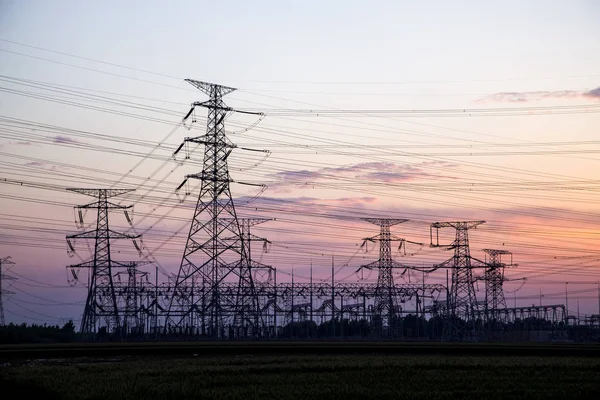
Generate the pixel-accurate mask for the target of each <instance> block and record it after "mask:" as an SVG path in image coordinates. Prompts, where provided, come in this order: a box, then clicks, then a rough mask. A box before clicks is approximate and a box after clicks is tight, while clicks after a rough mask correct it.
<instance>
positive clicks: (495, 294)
mask: <svg viewBox="0 0 600 400" xmlns="http://www.w3.org/2000/svg"><path fill="white" fill-rule="evenodd" d="M483 251H484V252H485V253H486V254H488V255H489V257H490V258H489V260H488V261H487V267H486V269H485V273H484V280H485V307H486V309H485V311H486V313H485V314H486V318H487V319H488V321H490V320H499V316H500V311H501V310H502V309H505V308H506V299H505V298H504V290H503V288H502V286H503V284H504V282H505V280H506V278H505V277H504V268H505V267H506V266H512V265H513V263H512V253H511V252H510V251H508V250H496V249H483ZM502 255H510V256H511V262H510V264H508V265H507V264H506V263H503V262H502Z"/></svg>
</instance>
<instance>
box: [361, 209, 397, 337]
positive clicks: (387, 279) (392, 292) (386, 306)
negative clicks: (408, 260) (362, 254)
mask: <svg viewBox="0 0 600 400" xmlns="http://www.w3.org/2000/svg"><path fill="white" fill-rule="evenodd" d="M361 219H362V220H363V221H366V222H370V223H372V224H375V225H377V226H379V227H380V232H379V235H376V236H373V237H370V238H366V239H364V242H363V243H366V242H367V241H369V242H379V259H378V260H377V261H374V262H372V263H369V264H366V265H363V266H361V268H367V269H376V270H377V271H378V276H377V286H376V289H375V304H374V307H375V310H374V311H375V314H376V315H377V316H379V317H380V318H381V320H382V322H383V323H385V324H387V326H388V327H391V325H392V324H393V320H394V318H396V317H398V316H400V315H401V313H402V310H401V308H400V305H399V304H398V294H397V293H396V288H395V286H394V276H393V270H394V269H395V268H396V269H406V267H405V266H403V265H401V264H400V263H398V262H396V261H394V260H393V259H392V245H391V243H392V241H399V242H401V243H402V242H404V241H405V240H404V239H402V238H398V237H396V236H394V235H392V234H391V232H390V227H392V226H394V225H398V224H400V223H403V222H406V221H408V220H407V219H398V218H361Z"/></svg>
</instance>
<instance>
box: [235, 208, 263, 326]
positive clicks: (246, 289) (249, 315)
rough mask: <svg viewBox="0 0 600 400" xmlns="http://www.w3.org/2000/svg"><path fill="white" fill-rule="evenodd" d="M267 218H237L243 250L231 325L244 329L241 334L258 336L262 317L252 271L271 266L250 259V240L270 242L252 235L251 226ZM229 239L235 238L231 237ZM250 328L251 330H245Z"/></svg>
mask: <svg viewBox="0 0 600 400" xmlns="http://www.w3.org/2000/svg"><path fill="white" fill-rule="evenodd" d="M270 220H271V219H269V218H239V219H238V223H239V227H240V237H241V239H242V245H243V247H244V249H245V251H244V252H243V253H242V256H241V257H240V279H239V285H238V290H237V295H236V303H235V313H234V320H233V325H234V326H235V327H236V328H242V329H243V330H244V332H243V334H242V336H244V337H245V336H247V335H248V334H250V335H251V336H258V335H259V333H260V329H261V327H264V326H265V324H264V319H263V315H262V313H261V304H260V303H259V299H258V296H257V294H256V287H255V281H254V275H253V273H254V272H256V271H259V270H270V269H271V267H270V266H268V265H265V264H262V263H260V262H258V261H255V260H253V259H252V242H263V243H264V244H265V245H266V244H267V243H270V242H269V241H268V240H267V239H264V238H261V237H258V236H256V235H253V234H252V233H251V231H250V229H251V227H253V226H256V225H258V224H262V223H264V222H267V221H270ZM231 240H236V237H232V238H231ZM248 328H250V329H251V332H247V329H248Z"/></svg>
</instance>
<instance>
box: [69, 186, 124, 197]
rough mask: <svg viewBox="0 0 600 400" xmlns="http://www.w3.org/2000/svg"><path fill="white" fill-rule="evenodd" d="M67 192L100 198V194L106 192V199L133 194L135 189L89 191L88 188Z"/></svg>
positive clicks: (71, 189) (70, 189)
mask: <svg viewBox="0 0 600 400" xmlns="http://www.w3.org/2000/svg"><path fill="white" fill-rule="evenodd" d="M67 190H69V191H71V192H75V193H79V194H84V195H87V196H92V197H98V195H99V194H100V192H106V198H109V197H115V196H120V195H122V194H125V193H129V192H133V191H135V189H87V188H67Z"/></svg>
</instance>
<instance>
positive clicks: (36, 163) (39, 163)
mask: <svg viewBox="0 0 600 400" xmlns="http://www.w3.org/2000/svg"><path fill="white" fill-rule="evenodd" d="M45 165H46V164H45V163H43V162H39V161H32V162H28V163H25V166H26V167H43V166H45Z"/></svg>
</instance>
